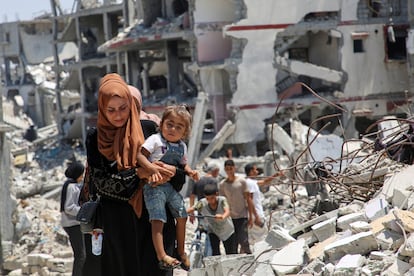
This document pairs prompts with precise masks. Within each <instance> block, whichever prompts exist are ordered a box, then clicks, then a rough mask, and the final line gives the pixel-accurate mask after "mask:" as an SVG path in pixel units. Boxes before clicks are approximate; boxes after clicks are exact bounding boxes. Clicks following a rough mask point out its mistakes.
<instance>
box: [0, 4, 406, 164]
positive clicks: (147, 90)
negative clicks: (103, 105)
mask: <svg viewBox="0 0 414 276" xmlns="http://www.w3.org/2000/svg"><path fill="white" fill-rule="evenodd" d="M74 3H76V4H77V5H76V7H75V5H74V7H75V9H74V10H73V11H72V13H70V14H59V11H60V10H59V6H54V5H53V6H52V11H53V12H52V14H51V15H50V16H49V17H47V16H44V17H43V18H41V19H35V20H33V21H30V22H11V23H4V24H1V25H0V32H1V33H2V43H1V45H2V49H3V52H2V53H1V54H0V56H1V57H2V59H3V61H4V62H3V64H5V66H4V68H3V70H4V74H3V78H4V82H5V90H4V91H3V95H7V96H9V97H14V95H15V94H17V95H21V96H22V98H23V99H22V100H23V103H21V101H20V102H19V103H16V104H22V105H23V106H24V110H25V112H27V113H28V114H30V116H31V117H33V118H34V119H35V124H36V125H39V126H43V125H47V124H51V123H52V122H51V120H52V119H50V118H48V114H49V113H53V112H55V114H56V113H58V114H59V115H60V116H56V117H58V119H57V120H58V122H57V124H58V127H59V128H60V129H61V132H62V134H63V135H64V136H65V135H66V136H67V137H69V138H75V137H83V135H84V131H85V129H86V128H87V127H89V126H90V125H93V124H94V122H95V119H94V118H96V101H95V100H96V93H97V87H98V84H99V79H100V77H101V76H102V75H103V74H105V73H107V72H113V71H116V72H119V73H120V74H121V75H123V76H124V77H125V79H126V80H127V82H128V83H130V84H133V85H135V86H137V87H138V88H140V89H141V91H142V94H143V101H144V107H145V110H146V111H147V112H153V113H157V114H160V113H161V112H162V109H163V107H164V106H165V105H167V104H170V103H175V102H180V103H181V102H183V103H188V104H190V105H192V106H193V107H194V108H195V107H196V103H197V95H199V93H201V92H204V93H205V94H206V95H207V99H206V100H205V101H203V103H205V104H204V105H205V106H204V107H199V108H200V110H201V111H200V112H199V113H200V114H199V116H197V117H196V118H195V119H196V120H198V121H197V125H204V128H202V129H201V130H199V131H200V132H201V134H198V135H195V136H196V137H198V141H197V142H195V143H194V144H195V145H196V147H197V148H199V147H201V149H203V148H204V147H205V146H206V145H208V144H210V143H211V141H212V138H213V137H214V135H216V134H217V133H219V132H220V130H221V129H222V128H223V126H226V122H228V121H229V120H230V121H231V122H232V124H233V130H232V131H230V132H228V133H227V134H226V137H225V141H224V143H225V144H231V145H232V146H233V147H234V149H235V152H236V153H239V154H241V155H254V154H257V153H259V154H262V153H263V152H265V151H266V150H268V144H267V141H265V135H264V133H265V129H266V128H265V126H266V124H267V123H269V122H277V123H278V124H279V125H281V126H284V127H288V125H289V118H299V119H300V120H302V121H303V122H304V123H306V124H311V122H313V121H314V120H316V119H318V118H321V117H322V116H324V115H329V114H335V113H339V114H340V117H339V120H338V119H335V120H331V123H332V125H331V126H330V127H327V128H325V130H327V131H330V132H332V131H333V130H334V129H335V127H336V126H338V125H339V124H340V125H341V126H343V127H344V133H345V134H346V135H347V137H358V134H359V133H364V131H365V128H366V127H367V125H369V123H370V122H373V121H375V120H376V119H378V118H380V117H382V116H384V115H390V114H394V115H397V116H400V117H407V113H409V107H410V103H411V98H412V92H411V90H412V89H411V87H412V83H413V82H412V60H411V59H412V58H411V52H412V47H413V45H412V33H411V31H410V24H411V21H412V20H411V18H412V14H411V12H410V11H411V6H412V5H413V3H412V1H403V0H399V1H392V2H389V1H358V0H353V1H341V0H336V1H324V0H320V1H309V2H306V3H303V2H302V1H283V0H279V1H264V2H263V3H261V4H260V5H257V3H253V2H250V1H241V0H240V1H230V0H226V1H211V0H210V1H207V0H191V1H186V0H181V1H179V0H165V1H145V0H142V1H133V0H128V1H109V0H107V1H75V2H74ZM52 15H56V16H52ZM44 20H46V21H47V23H42V22H44ZM45 24H46V25H45ZM54 38H55V39H54ZM51 42H54V43H51ZM37 49H40V50H37ZM69 49H70V50H69ZM53 57H54V60H51V58H53ZM46 58H48V59H46ZM17 60H18V61H17ZM47 60H48V61H49V62H52V63H51V64H52V66H53V64H58V65H59V66H54V67H53V70H52V72H53V73H54V74H53V76H52V77H51V80H53V81H56V82H57V83H56V85H55V86H54V87H53V86H48V87H47V89H46V90H47V91H48V92H49V93H50V89H51V91H52V97H53V93H55V96H56V97H55V98H52V100H50V101H52V103H53V104H54V105H52V107H50V104H49V105H48V104H47V102H45V101H43V98H44V97H43V96H39V95H41V92H40V91H39V88H36V90H37V91H36V90H35V89H34V88H33V87H31V88H30V89H29V90H30V91H31V92H27V89H28V88H26V86H25V84H27V82H28V80H27V79H28V78H29V79H30V77H32V78H33V74H34V72H33V71H34V70H33V69H31V68H28V66H29V65H33V64H41V63H44V62H46V61H47ZM10 61H12V62H14V63H15V65H16V64H17V66H13V67H11V66H9V65H8V64H9V63H10ZM365 68H366V69H365ZM12 71H15V74H14V75H15V76H16V79H14V80H11V79H10V76H11V72H12ZM62 72H65V74H64V75H63V76H62ZM35 84H38V83H36V82H35ZM37 87H39V85H38V86H37ZM40 87H42V86H40ZM311 89H312V90H313V91H314V92H315V93H317V95H315V94H313V93H311V92H312V91H310V90H311ZM62 91H63V92H62ZM65 91H75V93H77V95H78V97H69V98H70V99H71V100H72V101H69V102H65V99H66V98H68V97H65ZM48 95H49V94H48ZM62 95H63V96H62ZM69 95H73V94H69ZM75 95H76V94H75ZM59 96H60V97H59ZM62 102H63V103H62ZM45 113H46V114H45ZM408 115H409V114H408ZM45 117H46V118H45ZM328 121H329V120H328ZM324 123H326V120H321V121H319V122H318V124H317V125H318V127H319V128H321V127H322V126H323V124H324ZM318 127H317V128H318ZM82 133H83V134H82ZM203 145H204V146H203ZM195 153H198V151H197V150H195ZM194 159H197V154H196V156H195V157H194Z"/></svg>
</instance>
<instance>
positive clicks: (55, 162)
mask: <svg viewBox="0 0 414 276" xmlns="http://www.w3.org/2000/svg"><path fill="white" fill-rule="evenodd" d="M29 128H30V123H27V128H26V129H24V128H23V129H20V128H17V127H15V130H14V131H11V132H8V133H7V139H8V141H10V143H11V146H10V148H11V150H10V151H11V153H12V160H13V161H12V163H13V166H12V172H11V179H12V181H11V183H12V185H11V187H10V190H11V194H12V201H11V203H10V204H11V205H12V206H11V207H12V224H13V229H14V230H13V231H14V232H13V236H12V238H11V239H10V240H9V241H7V240H4V241H2V250H3V257H4V262H3V270H4V272H5V273H8V275H33V274H36V273H37V274H38V275H39V274H40V275H58V273H62V274H65V275H66V274H67V275H69V274H70V272H71V267H72V260H73V256H72V251H71V249H70V246H69V242H68V238H67V235H66V234H65V232H64V231H63V229H62V227H61V226H60V212H59V196H60V187H61V185H62V184H63V182H64V179H65V177H64V174H63V172H64V168H65V167H66V164H67V162H69V161H70V160H75V159H76V160H79V161H81V162H85V152H84V150H83V148H82V145H81V143H79V141H73V140H72V141H70V142H69V141H67V140H66V141H65V140H60V139H59V137H58V136H55V135H54V133H57V130H56V126H55V127H51V126H49V127H45V128H39V129H37V128H36V129H35V130H36V139H34V140H32V141H29V140H27V139H25V138H24V134H25V132H26V131H27V129H29ZM295 129H296V130H294V131H297V128H295ZM304 129H306V127H305V128H304ZM281 130H282V129H280V128H278V131H279V132H280V131H281ZM305 131H306V133H307V132H308V130H305ZM303 134H304V132H302V134H300V135H299V134H298V133H296V134H295V135H293V134H292V133H291V135H290V136H289V135H288V134H287V133H286V134H285V135H284V136H285V139H283V141H281V143H283V146H280V145H279V146H280V148H285V149H292V148H293V149H294V150H291V151H290V154H289V155H285V154H286V153H287V152H286V151H284V150H280V151H279V150H278V151H276V152H269V153H267V154H266V155H265V156H261V157H257V156H241V157H237V158H234V161H235V163H236V167H237V168H238V173H240V174H243V168H244V165H245V164H247V163H249V162H256V163H257V164H258V165H259V167H260V168H261V169H262V170H263V172H264V174H265V175H270V174H272V172H274V171H276V170H281V171H283V172H284V176H282V177H276V178H275V179H273V180H272V183H271V185H270V186H269V187H265V189H263V195H264V200H263V202H262V203H263V206H264V209H265V212H266V217H267V224H266V227H267V230H268V233H267V235H266V238H265V239H264V240H261V241H259V242H256V243H255V244H252V245H251V247H252V251H253V254H251V255H238V254H236V255H229V256H224V255H222V256H214V257H205V258H204V264H205V267H203V268H199V269H194V270H193V271H191V272H189V275H193V276H194V275H288V274H290V275H292V274H295V275H410V273H411V272H410V271H411V269H412V264H413V261H412V259H413V257H414V234H413V233H414V213H413V211H412V210H413V206H412V186H411V184H410V179H411V178H412V177H411V175H412V174H411V172H412V170H414V169H413V167H414V166H413V165H409V164H405V163H403V162H400V161H396V160H392V158H390V156H388V155H387V154H384V152H385V151H384V150H383V151H381V150H380V151H379V152H378V151H375V149H374V146H373V144H374V142H372V144H371V146H370V147H366V146H365V147H364V149H360V150H359V151H358V154H355V150H351V151H349V152H347V154H344V153H343V154H339V155H338V154H337V153H336V152H335V151H336V150H338V148H342V147H341V146H339V147H338V146H335V147H332V148H331V149H330V150H327V153H326V154H327V156H330V157H333V156H339V160H340V161H336V163H337V164H340V165H339V166H331V165H330V162H333V161H332V160H334V158H326V157H325V158H323V157H322V156H321V157H320V158H319V159H318V160H314V159H312V157H311V155H310V154H309V153H306V150H307V149H310V148H311V147H309V146H306V144H305V145H303V144H302V143H301V142H298V139H296V137H301V136H302V135H303ZM314 135H315V137H316V136H318V135H322V134H318V133H314ZM324 138H327V137H322V138H321V141H323V139H324ZM334 140H335V141H336V138H335V139H334ZM325 141H327V140H325ZM330 141H333V140H332V139H331V140H330ZM274 142H275V143H277V140H275V141H274ZM289 143H291V144H295V145H296V146H295V147H291V146H289ZM344 143H346V141H345V142H344ZM324 147H325V146H324ZM325 148H327V147H325ZM298 149H305V151H304V152H300V151H298ZM313 150H315V149H313ZM330 152H332V154H330ZM348 154H352V155H353V156H354V159H358V158H361V159H358V162H353V160H352V162H351V159H350V158H349V156H348ZM22 156H24V158H23V157H22ZM295 157H296V159H294V158H295ZM357 157H358V158H357ZM299 159H301V160H305V161H306V163H304V164H302V163H298V162H297V160H299ZM16 160H20V161H19V162H16ZM225 160H226V159H224V158H211V157H206V158H205V162H206V163H209V162H210V163H211V162H214V163H216V164H218V165H219V166H220V168H221V169H222V167H223V163H224V161H225ZM289 160H293V161H289ZM344 160H346V162H345V161H344ZM315 162H319V163H318V166H315V165H314V163H315ZM341 162H342V163H341ZM306 166H307V170H308V171H309V172H310V173H309V175H311V177H309V175H308V176H306V177H305V173H304V171H305V167H306ZM198 169H200V170H202V167H201V166H199V167H198ZM358 175H362V176H361V177H360V178H358ZM224 176H225V174H224V172H223V171H221V177H224ZM292 183H293V184H292ZM309 185H317V187H318V188H317V189H315V191H316V193H315V194H313V195H309V194H308V189H307V188H306V187H307V186H309ZM364 188H365V189H364ZM326 202H330V203H332V204H326ZM334 203H335V204H334ZM394 203H395V204H394ZM336 206H337V207H336ZM194 227H195V226H194V225H192V224H190V223H188V231H187V233H188V235H187V241H188V242H187V245H188V247H187V249H188V250H189V245H190V243H191V240H192V238H193V236H194V233H193V232H194ZM48 273H49V274H48ZM180 273H183V271H177V272H175V274H176V275H179V274H180Z"/></svg>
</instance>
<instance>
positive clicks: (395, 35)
mask: <svg viewBox="0 0 414 276" xmlns="http://www.w3.org/2000/svg"><path fill="white" fill-rule="evenodd" d="M406 38H407V31H406V29H399V28H396V27H394V28H392V29H389V31H388V30H387V56H388V59H389V60H390V59H391V60H406V59H407V46H406V43H405V40H406Z"/></svg>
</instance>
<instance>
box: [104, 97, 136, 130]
mask: <svg viewBox="0 0 414 276" xmlns="http://www.w3.org/2000/svg"><path fill="white" fill-rule="evenodd" d="M104 112H105V116H106V118H107V119H108V121H109V122H110V123H111V124H112V125H113V126H115V127H122V126H124V125H125V123H126V122H127V120H128V118H129V113H130V108H129V105H128V101H127V100H126V99H123V98H121V97H117V96H115V97H112V98H111V99H110V100H109V101H108V105H107V106H106V109H105V110H104Z"/></svg>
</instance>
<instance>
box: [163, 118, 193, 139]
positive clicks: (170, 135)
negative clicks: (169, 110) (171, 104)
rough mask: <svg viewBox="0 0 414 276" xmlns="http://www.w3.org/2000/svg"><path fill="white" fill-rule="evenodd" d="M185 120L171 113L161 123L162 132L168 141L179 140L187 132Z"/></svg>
mask: <svg viewBox="0 0 414 276" xmlns="http://www.w3.org/2000/svg"><path fill="white" fill-rule="evenodd" d="M186 130H187V129H186V126H185V124H184V122H183V120H182V119H181V118H180V117H179V116H176V115H174V114H170V115H169V116H168V117H167V118H166V119H165V120H164V121H163V123H162V125H161V133H162V136H163V137H164V139H165V140H167V141H168V142H178V141H179V140H180V139H182V138H183V137H184V135H185V133H186Z"/></svg>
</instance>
